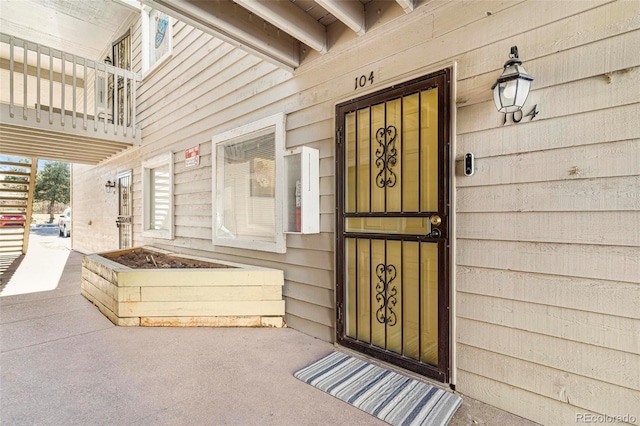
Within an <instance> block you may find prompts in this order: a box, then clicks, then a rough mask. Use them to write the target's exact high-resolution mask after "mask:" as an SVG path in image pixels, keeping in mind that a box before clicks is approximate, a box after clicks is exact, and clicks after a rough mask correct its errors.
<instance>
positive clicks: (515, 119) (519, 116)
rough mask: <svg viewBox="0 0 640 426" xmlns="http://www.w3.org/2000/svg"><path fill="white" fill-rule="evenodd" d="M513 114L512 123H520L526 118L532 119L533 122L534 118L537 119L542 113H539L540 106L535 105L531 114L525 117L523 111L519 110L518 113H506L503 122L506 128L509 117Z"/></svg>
mask: <svg viewBox="0 0 640 426" xmlns="http://www.w3.org/2000/svg"><path fill="white" fill-rule="evenodd" d="M509 114H511V121H513V122H514V123H519V122H521V121H522V119H523V118H524V117H531V119H530V120H529V121H531V120H533V119H534V118H536V115H538V114H540V111H538V104H535V105H534V106H533V108H532V109H531V111H529V113H528V114H527V115H524V116H523V112H522V110H521V109H519V110H518V111H516V112H512V113H505V114H504V120H503V121H502V125H503V126H504V125H505V124H507V116H508V115H509Z"/></svg>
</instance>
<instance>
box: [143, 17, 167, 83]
mask: <svg viewBox="0 0 640 426" xmlns="http://www.w3.org/2000/svg"><path fill="white" fill-rule="evenodd" d="M141 17H142V74H143V75H148V74H150V73H151V72H153V71H154V70H156V69H157V68H158V67H159V66H160V65H161V64H162V63H164V62H165V61H166V60H167V59H169V58H170V57H171V55H172V53H173V20H172V18H171V17H170V16H169V15H167V14H166V13H163V12H160V11H159V10H157V9H151V8H149V7H148V6H144V7H143V8H142V12H141Z"/></svg>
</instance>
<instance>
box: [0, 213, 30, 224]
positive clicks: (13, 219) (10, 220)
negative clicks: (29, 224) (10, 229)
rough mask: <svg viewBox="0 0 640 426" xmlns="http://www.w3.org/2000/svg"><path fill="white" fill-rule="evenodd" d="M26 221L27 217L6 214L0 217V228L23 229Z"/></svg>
mask: <svg viewBox="0 0 640 426" xmlns="http://www.w3.org/2000/svg"><path fill="white" fill-rule="evenodd" d="M26 220H27V217H26V216H25V215H23V214H18V213H6V214H2V215H0V226H22V227H24V222H25V221H26Z"/></svg>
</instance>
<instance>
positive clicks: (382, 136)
mask: <svg viewBox="0 0 640 426" xmlns="http://www.w3.org/2000/svg"><path fill="white" fill-rule="evenodd" d="M397 133H398V131H397V129H396V127H395V126H387V127H381V128H379V129H378V131H376V141H377V142H378V145H380V147H379V148H377V149H376V167H378V169H379V170H380V172H379V173H378V174H377V176H376V185H377V186H378V188H384V187H392V186H394V185H395V184H396V179H397V176H396V174H395V172H394V171H393V170H391V167H393V166H395V164H396V161H397V156H398V152H397V150H396V137H397Z"/></svg>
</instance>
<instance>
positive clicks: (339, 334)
mask: <svg viewBox="0 0 640 426" xmlns="http://www.w3.org/2000/svg"><path fill="white" fill-rule="evenodd" d="M451 75H452V69H451V68H445V69H443V70H440V71H437V72H434V73H431V74H428V75H425V76H422V77H418V78H415V79H413V80H409V81H407V82H404V83H401V84H397V85H393V86H391V87H388V88H385V89H382V90H379V91H377V92H375V93H371V94H368V95H364V96H362V97H360V98H355V99H352V100H349V101H346V102H342V103H340V104H338V105H336V116H335V123H336V154H335V161H336V163H335V166H336V169H335V176H336V181H335V194H336V231H335V238H336V241H335V243H336V262H335V267H336V341H337V342H338V344H340V345H342V346H345V347H348V348H351V349H354V350H357V351H359V352H362V353H364V354H367V355H370V356H373V357H375V358H377V359H380V360H382V361H385V362H389V363H391V364H394V365H398V366H400V367H402V368H406V369H408V370H411V371H414V372H417V373H419V374H422V375H424V376H427V377H430V378H432V379H435V380H438V381H441V382H445V383H446V382H448V381H449V379H450V376H451V374H450V365H451V360H450V358H451V354H450V340H451V330H450V327H451V321H450V312H451V309H450V304H451V295H450V288H451V283H450V259H451V253H450V250H451V244H450V240H449V235H450V229H449V225H450V223H451V220H450V215H451V211H450V208H451V203H450V185H451V183H450V182H451V177H452V171H451V166H450V156H451V153H450V150H451V131H450V124H451V110H450V109H451V103H452V100H451V99H450V93H451ZM436 86H437V87H438V108H439V114H438V140H439V141H440V143H439V146H438V157H439V159H440V161H441V163H439V164H440V166H441V169H440V170H441V171H439V173H438V193H439V197H438V210H439V211H440V212H441V218H442V221H443V223H444V224H445V227H444V228H445V231H444V232H443V233H442V235H441V237H440V238H439V239H438V240H437V241H438V253H439V256H442V261H440V262H439V263H440V264H439V266H438V280H439V284H438V286H439V288H438V322H439V330H438V365H437V366H431V365H429V364H426V363H419V362H418V361H415V360H412V359H410V358H408V357H403V356H399V355H397V354H394V353H391V352H389V351H386V350H384V349H381V348H378V347H376V346H373V345H368V344H366V343H363V342H360V341H357V340H355V339H352V338H350V337H348V336H347V335H346V327H345V318H346V306H345V268H344V259H345V239H346V233H345V229H344V222H345V220H344V219H345V168H344V167H345V143H344V134H345V129H344V123H345V115H346V114H347V113H348V112H351V111H355V110H358V109H360V108H363V107H366V106H370V105H373V104H376V103H382V102H385V101H387V100H390V99H394V98H397V97H400V96H403V95H408V94H411V93H415V92H417V91H420V90H425V89H428V88H430V87H436ZM416 241H429V242H434V241H435V240H434V239H430V238H429V237H428V236H424V238H418V239H416Z"/></svg>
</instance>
